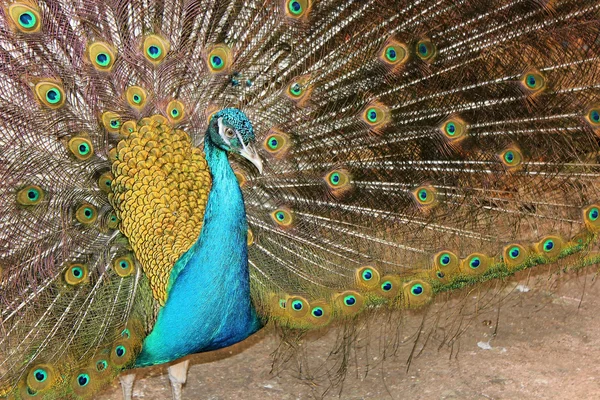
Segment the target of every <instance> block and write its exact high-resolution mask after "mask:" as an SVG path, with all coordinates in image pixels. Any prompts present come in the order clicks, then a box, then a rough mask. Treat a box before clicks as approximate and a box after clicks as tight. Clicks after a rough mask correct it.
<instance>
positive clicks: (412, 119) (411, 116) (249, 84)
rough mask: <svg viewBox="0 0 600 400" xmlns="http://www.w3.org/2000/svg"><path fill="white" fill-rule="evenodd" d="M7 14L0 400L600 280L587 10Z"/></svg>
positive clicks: (80, 6) (571, 1)
mask: <svg viewBox="0 0 600 400" xmlns="http://www.w3.org/2000/svg"><path fill="white" fill-rule="evenodd" d="M0 13H1V16H0V397H7V398H10V399H29V398H37V399H80V398H95V397H94V396H95V395H96V393H98V391H99V390H100V388H102V387H103V386H104V385H105V384H107V383H110V382H112V381H113V380H114V379H115V378H116V377H117V376H118V375H120V376H121V381H122V383H123V391H124V397H125V398H131V387H132V384H133V379H134V376H135V375H133V373H129V372H124V371H126V370H129V369H132V368H141V367H146V366H151V365H157V364H164V363H170V362H173V361H176V360H178V359H180V358H182V357H184V356H186V355H188V354H193V353H199V352H205V351H210V350H215V349H220V348H224V347H227V346H230V345H232V344H234V343H237V342H240V341H242V340H244V339H245V338H247V337H249V336H250V335H252V334H253V333H255V332H257V331H259V330H260V329H271V330H273V331H275V332H279V333H282V334H285V335H294V334H298V335H299V336H301V335H302V334H305V333H307V332H311V331H322V330H329V329H336V327H340V326H352V325H353V324H356V323H357V321H359V320H361V319H363V318H368V317H369V315H373V314H375V313H381V312H390V313H396V314H402V313H407V312H423V310H426V309H427V308H428V307H429V306H430V305H431V304H433V303H434V302H435V301H436V297H437V298H440V296H439V295H440V294H445V293H451V292H456V291H460V290H461V289H463V288H466V289H468V288H477V287H485V285H486V284H487V283H489V282H495V281H502V280H504V279H506V278H507V277H509V276H511V275H513V274H515V273H517V272H519V271H523V270H531V271H535V270H536V269H537V270H540V269H542V270H543V269H548V268H550V267H552V266H556V265H560V268H561V269H562V270H571V271H574V270H578V269H581V268H584V267H587V266H591V265H594V264H596V263H598V262H600V256H599V253H598V252H597V234H598V232H599V231H600V219H599V217H600V193H599V192H600V165H599V164H598V158H599V156H600V139H599V138H600V37H599V35H598V34H599V30H598V28H599V27H600V20H599V18H600V3H599V2H597V1H595V0H594V1H578V0H492V1H488V0H360V1H359V0H227V1H226V0H168V1H164V0H107V1H93V0H3V1H2V3H1V6H0ZM187 365H188V364H187V361H186V362H184V363H180V364H174V365H173V366H171V367H170V368H169V375H170V378H171V381H172V383H173V393H174V398H175V399H180V398H181V390H182V389H181V386H182V384H183V383H184V382H185V375H186V369H187Z"/></svg>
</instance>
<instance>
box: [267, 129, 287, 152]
mask: <svg viewBox="0 0 600 400" xmlns="http://www.w3.org/2000/svg"><path fill="white" fill-rule="evenodd" d="M290 145H291V143H290V137H289V136H288V135H287V134H286V133H284V132H282V131H280V130H279V129H276V128H272V129H271V130H270V132H269V134H268V135H267V137H266V138H265V141H264V143H263V148H264V149H265V150H266V151H267V153H268V154H271V155H272V156H274V157H275V158H281V157H283V156H284V155H285V154H287V152H288V150H289V149H290Z"/></svg>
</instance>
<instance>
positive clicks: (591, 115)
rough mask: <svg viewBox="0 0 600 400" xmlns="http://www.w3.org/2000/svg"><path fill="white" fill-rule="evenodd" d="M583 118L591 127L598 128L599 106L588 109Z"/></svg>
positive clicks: (599, 120)
mask: <svg viewBox="0 0 600 400" xmlns="http://www.w3.org/2000/svg"><path fill="white" fill-rule="evenodd" d="M585 120H586V121H587V122H588V123H589V124H590V125H591V126H592V128H594V129H597V128H600V107H598V106H594V107H592V108H591V109H590V110H588V112H587V114H586V116H585Z"/></svg>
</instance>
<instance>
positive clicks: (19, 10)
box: [8, 3, 42, 33]
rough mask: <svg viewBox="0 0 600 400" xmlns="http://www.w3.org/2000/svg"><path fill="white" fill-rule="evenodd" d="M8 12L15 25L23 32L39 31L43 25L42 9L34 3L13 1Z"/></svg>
mask: <svg viewBox="0 0 600 400" xmlns="http://www.w3.org/2000/svg"><path fill="white" fill-rule="evenodd" d="M8 14H9V15H10V19H11V20H12V22H13V24H14V26H15V27H16V28H17V29H18V30H19V31H21V32H23V33H35V32H39V31H40V29H41V27H42V17H41V13H40V9H39V8H38V7H37V5H35V4H33V3H31V4H30V3H27V4H25V3H13V4H11V5H10V6H8Z"/></svg>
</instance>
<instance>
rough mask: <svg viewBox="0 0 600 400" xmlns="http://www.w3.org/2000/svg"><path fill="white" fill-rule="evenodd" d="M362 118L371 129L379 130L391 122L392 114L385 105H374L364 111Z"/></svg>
mask: <svg viewBox="0 0 600 400" xmlns="http://www.w3.org/2000/svg"><path fill="white" fill-rule="evenodd" d="M361 118H362V120H363V121H364V122H366V123H367V125H369V127H370V128H377V129H379V128H383V127H384V126H385V125H386V124H387V123H388V122H389V119H390V113H389V109H388V108H387V107H386V106H384V105H383V104H380V103H372V104H370V105H368V106H367V107H366V108H365V109H364V111H363V113H362V115H361ZM377 129H375V130H377Z"/></svg>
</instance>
